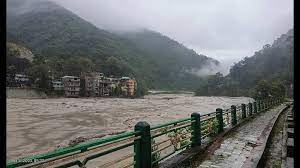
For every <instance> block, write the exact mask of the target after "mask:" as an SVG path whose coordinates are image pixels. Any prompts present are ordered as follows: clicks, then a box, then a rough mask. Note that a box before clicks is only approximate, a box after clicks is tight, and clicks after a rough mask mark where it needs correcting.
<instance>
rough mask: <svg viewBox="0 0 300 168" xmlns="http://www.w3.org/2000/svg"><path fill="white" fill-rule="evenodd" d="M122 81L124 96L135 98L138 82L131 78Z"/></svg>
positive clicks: (124, 78) (123, 78)
mask: <svg viewBox="0 0 300 168" xmlns="http://www.w3.org/2000/svg"><path fill="white" fill-rule="evenodd" d="M120 81H121V88H122V92H123V95H124V96H134V93H135V89H136V81H135V80H134V79H131V78H129V77H122V78H121V79H120Z"/></svg>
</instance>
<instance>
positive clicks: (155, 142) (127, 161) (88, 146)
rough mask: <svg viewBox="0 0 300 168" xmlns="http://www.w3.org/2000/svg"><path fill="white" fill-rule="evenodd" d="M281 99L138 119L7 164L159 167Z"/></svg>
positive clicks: (14, 165) (280, 101) (13, 166)
mask: <svg viewBox="0 0 300 168" xmlns="http://www.w3.org/2000/svg"><path fill="white" fill-rule="evenodd" d="M282 102H283V98H280V99H268V100H257V101H256V102H250V103H248V104H247V105H246V104H241V105H232V106H231V107H230V108H229V109H221V108H218V109H216V111H215V112H211V113H207V114H204V115H200V114H199V113H193V114H191V116H190V117H189V118H184V119H180V120H176V121H172V122H169V123H166V124H162V125H157V126H153V127H151V126H150V125H149V124H148V123H147V122H139V123H137V124H136V125H135V128H134V131H131V132H126V133H123V134H119V135H115V136H111V137H107V138H101V139H98V140H93V141H88V142H84V143H80V144H77V145H74V146H70V147H64V148H60V149H57V150H54V151H52V152H48V153H44V154H39V155H34V156H31V157H26V158H22V159H18V160H15V161H10V162H9V163H8V164H7V167H9V168H15V167H59V168H61V167H71V166H78V167H88V166H89V163H91V162H93V163H91V164H92V165H93V167H95V166H94V165H97V167H103V168H104V167H105V168H106V167H122V168H127V167H134V168H152V167H157V166H158V164H159V163H160V162H162V161H164V160H166V159H167V158H170V157H172V156H174V155H176V154H177V153H179V152H180V151H182V150H185V149H187V148H192V147H196V146H200V145H201V144H202V142H204V141H207V140H208V139H209V138H211V137H215V136H216V135H217V134H219V133H221V132H223V131H224V129H230V128H231V127H233V126H235V125H236V124H238V123H240V122H242V121H243V120H245V119H246V118H249V117H251V116H255V115H256V114H258V113H261V112H264V111H266V110H268V109H270V108H272V107H274V106H276V105H278V104H280V103H282ZM104 157H106V158H104Z"/></svg>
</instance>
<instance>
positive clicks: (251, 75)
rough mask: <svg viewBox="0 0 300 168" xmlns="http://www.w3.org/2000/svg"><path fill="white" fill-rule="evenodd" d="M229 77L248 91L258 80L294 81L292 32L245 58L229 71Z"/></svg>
mask: <svg viewBox="0 0 300 168" xmlns="http://www.w3.org/2000/svg"><path fill="white" fill-rule="evenodd" d="M229 77H231V78H232V79H233V80H235V81H238V82H239V83H240V86H241V88H245V89H248V88H250V87H252V86H253V85H254V84H255V83H257V82H258V81H259V80H262V79H266V80H273V79H280V80H282V81H284V82H285V83H286V84H291V83H293V81H294V30H293V29H291V30H289V31H288V32H287V33H286V34H282V35H281V36H280V37H279V38H277V39H276V40H275V41H274V42H273V44H272V45H269V44H267V45H265V46H264V47H263V48H262V49H261V50H260V51H258V52H255V54H254V55H253V56H252V57H249V58H248V57H246V58H245V59H244V60H242V61H240V62H238V63H237V64H235V65H234V66H233V67H232V68H231V69H230V74H229Z"/></svg>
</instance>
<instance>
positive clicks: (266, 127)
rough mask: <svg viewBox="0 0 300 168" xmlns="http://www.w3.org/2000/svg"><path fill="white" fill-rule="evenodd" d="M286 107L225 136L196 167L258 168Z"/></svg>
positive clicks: (266, 113)
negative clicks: (276, 122)
mask: <svg viewBox="0 0 300 168" xmlns="http://www.w3.org/2000/svg"><path fill="white" fill-rule="evenodd" d="M285 107H286V105H284V104H282V105H280V106H277V107H275V108H273V109H270V110H269V111H267V112H264V113H261V114H259V115H258V116H256V117H254V118H253V119H251V120H250V121H248V122H247V123H245V124H244V125H242V126H240V127H238V128H237V129H236V130H234V131H233V132H232V133H229V134H227V135H225V136H224V137H223V140H222V141H221V143H218V144H217V147H215V149H214V150H212V151H209V154H208V155H207V156H206V157H205V158H204V159H203V158H202V159H201V160H202V161H201V162H200V163H194V165H195V164H196V165H197V166H196V167H198V168H208V167H214V168H218V167H222V168H225V167H228V168H240V167H243V168H244V167H256V166H257V164H258V161H259V159H260V158H261V156H262V153H263V151H264V148H265V145H266V142H267V138H268V136H269V134H270V132H271V130H272V127H273V125H274V123H275V121H276V119H277V117H278V116H279V114H280V112H281V111H282V110H283V109H284V108H285ZM214 145H216V144H214ZM196 162H197V161H196Z"/></svg>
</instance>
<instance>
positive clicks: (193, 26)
mask: <svg viewBox="0 0 300 168" xmlns="http://www.w3.org/2000/svg"><path fill="white" fill-rule="evenodd" d="M54 1H55V2H57V3H59V4H61V5H62V6H64V7H65V8H67V9H69V10H71V11H73V12H74V13H76V14H78V15H79V16H81V17H82V18H84V19H85V20H88V21H90V22H92V23H93V24H94V25H96V26H97V27H99V28H102V29H106V30H126V31H127V30H135V29H137V28H148V29H151V30H155V31H158V32H160V33H162V34H164V35H167V36H169V37H171V38H172V39H174V40H176V41H178V42H180V43H182V44H184V45H185V46H187V47H188V48H191V49H194V50H195V51H196V52H198V53H199V54H204V55H207V56H209V57H212V58H215V59H217V60H219V61H221V63H224V64H226V66H227V67H229V64H232V63H233V62H237V61H239V60H241V59H242V58H244V57H246V56H252V55H253V54H254V52H255V51H257V50H259V49H261V48H262V46H263V45H264V44H267V43H269V44H271V43H272V42H273V40H275V39H276V38H278V37H279V36H280V35H281V34H283V33H286V32H287V31H288V30H289V29H291V28H293V17H294V15H293V10H294V4H293V0H54ZM227 69H228V68H227Z"/></svg>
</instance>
